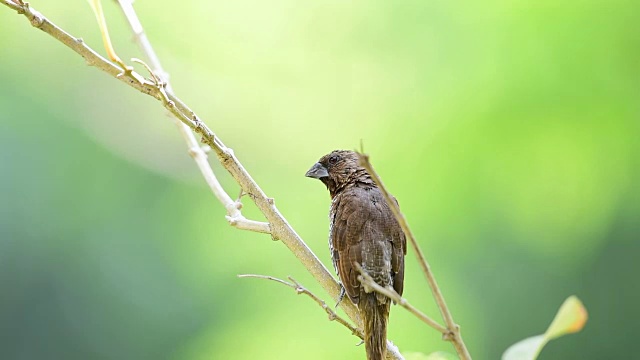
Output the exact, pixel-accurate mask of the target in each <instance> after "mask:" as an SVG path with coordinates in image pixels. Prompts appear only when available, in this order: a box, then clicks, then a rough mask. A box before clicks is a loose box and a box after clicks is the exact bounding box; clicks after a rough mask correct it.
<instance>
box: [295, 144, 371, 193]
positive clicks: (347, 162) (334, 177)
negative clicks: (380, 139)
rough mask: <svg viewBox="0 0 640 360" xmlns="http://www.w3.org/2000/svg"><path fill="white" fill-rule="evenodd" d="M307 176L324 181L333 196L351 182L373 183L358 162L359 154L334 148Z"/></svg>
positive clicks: (314, 165)
mask: <svg viewBox="0 0 640 360" xmlns="http://www.w3.org/2000/svg"><path fill="white" fill-rule="evenodd" d="M305 176H307V177H310V178H314V179H318V180H320V181H322V182H323V183H324V184H325V185H326V186H327V189H329V193H330V194H331V197H332V198H333V197H334V196H335V195H336V194H337V193H338V192H340V190H342V189H344V188H345V187H346V186H347V185H349V184H352V183H356V182H366V183H371V184H373V182H372V181H371V179H370V177H369V174H368V173H367V171H366V170H365V169H364V168H363V167H362V166H360V165H359V164H358V154H356V153H355V152H353V151H349V150H334V151H332V152H331V153H329V154H327V155H325V156H323V157H321V158H320V160H318V162H317V163H315V164H313V166H312V167H311V169H309V171H307V173H306V174H305Z"/></svg>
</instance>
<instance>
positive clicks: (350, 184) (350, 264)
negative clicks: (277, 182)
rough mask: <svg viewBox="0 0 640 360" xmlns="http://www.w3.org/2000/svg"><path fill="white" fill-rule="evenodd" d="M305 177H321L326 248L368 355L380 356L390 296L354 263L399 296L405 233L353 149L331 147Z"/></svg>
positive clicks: (375, 359) (372, 359)
mask: <svg viewBox="0 0 640 360" xmlns="http://www.w3.org/2000/svg"><path fill="white" fill-rule="evenodd" d="M305 176H307V177H310V178H314V179H318V180H320V181H321V182H322V183H323V184H324V185H326V187H327V189H328V190H329V195H330V196H331V207H330V210H329V222H330V228H329V251H330V252H331V259H332V261H333V266H334V268H335V270H336V272H337V273H338V277H339V279H340V282H341V285H342V292H341V294H344V293H346V294H347V295H348V296H349V299H350V300H351V301H352V302H353V303H354V304H355V305H356V306H357V307H358V309H359V312H360V317H361V319H362V321H363V324H364V344H365V350H366V354H367V359H368V360H382V359H383V358H384V356H385V354H386V340H387V323H388V319H389V310H390V305H391V299H389V298H388V297H386V296H385V295H382V294H380V293H376V292H374V291H372V289H370V288H366V289H365V287H364V286H363V285H362V284H361V283H360V281H359V280H358V275H360V273H359V271H358V267H360V268H361V269H362V270H363V271H365V272H366V273H367V274H368V275H370V276H371V277H372V279H373V280H374V281H375V282H376V283H377V284H378V285H380V286H382V287H392V288H393V289H394V290H395V291H396V292H397V293H398V294H400V295H402V290H403V288H404V257H405V255H406V253H407V250H406V249H407V245H406V244H407V242H406V238H405V235H404V232H403V231H402V228H401V227H400V225H399V224H398V221H397V220H396V218H395V217H394V215H393V213H392V212H391V209H390V208H389V206H388V205H387V202H386V201H385V199H384V196H383V195H382V192H381V191H380V189H379V188H378V186H377V185H376V183H375V181H374V180H373V179H372V178H371V175H370V174H369V173H368V172H367V170H366V169H365V168H364V167H362V166H360V165H359V162H358V154H357V153H356V152H354V151H349V150H334V151H332V152H331V153H329V154H327V155H325V156H323V157H321V158H320V160H318V162H316V163H315V164H314V165H313V166H312V167H311V168H310V169H309V171H307V173H306V174H305ZM392 198H393V197H392ZM393 200H394V201H396V204H397V200H395V198H393ZM341 299H342V296H340V300H341ZM340 300H338V303H339V302H340Z"/></svg>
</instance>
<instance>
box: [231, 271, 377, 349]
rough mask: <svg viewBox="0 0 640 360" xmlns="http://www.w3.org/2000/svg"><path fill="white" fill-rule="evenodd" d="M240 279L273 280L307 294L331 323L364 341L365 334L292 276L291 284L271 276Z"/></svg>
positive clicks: (246, 276)
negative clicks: (322, 310)
mask: <svg viewBox="0 0 640 360" xmlns="http://www.w3.org/2000/svg"><path fill="white" fill-rule="evenodd" d="M238 277H239V278H258V279H265V280H271V281H275V282H279V283H281V284H283V285H286V286H288V287H290V288H292V289H294V290H295V291H296V292H297V293H298V295H299V294H305V295H307V296H309V297H310V298H311V299H313V301H315V302H316V303H317V304H318V305H320V307H321V308H322V309H324V311H325V312H326V313H327V315H329V321H334V320H335V321H337V322H339V323H340V324H342V325H343V326H344V327H346V328H347V329H349V330H350V331H351V334H353V335H355V336H357V337H359V338H360V339H364V334H363V333H362V330H360V329H358V328H357V327H355V326H353V325H351V323H349V322H348V321H347V320H345V319H343V318H342V317H340V315H338V314H336V312H335V311H333V309H331V307H330V306H328V305H327V303H325V302H324V300H322V299H320V298H319V297H318V296H316V295H315V294H314V293H312V292H311V291H309V290H308V289H307V288H305V287H304V286H302V285H301V284H300V283H299V282H297V281H296V280H295V279H294V278H292V277H291V276H288V277H287V278H288V279H289V280H291V282H287V281H284V280H282V279H278V278H276V277H273V276H269V275H256V274H242V275H238Z"/></svg>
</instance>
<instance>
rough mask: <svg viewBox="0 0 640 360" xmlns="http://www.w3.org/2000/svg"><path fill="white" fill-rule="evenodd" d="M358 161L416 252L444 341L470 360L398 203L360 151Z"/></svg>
mask: <svg viewBox="0 0 640 360" xmlns="http://www.w3.org/2000/svg"><path fill="white" fill-rule="evenodd" d="M358 159H359V162H360V166H362V167H364V168H365V169H366V170H367V172H368V173H369V175H371V177H372V178H373V180H374V181H375V182H376V184H377V185H378V188H379V189H380V191H382V195H383V196H384V199H385V201H386V202H387V205H388V206H389V208H390V209H391V211H392V212H393V215H394V216H395V218H396V220H398V223H399V224H400V227H401V228H402V231H404V234H405V236H406V237H407V238H409V242H410V243H411V246H412V247H413V249H414V251H415V252H416V257H417V258H418V263H420V266H421V267H422V271H423V272H424V275H425V277H426V278H427V282H428V283H429V287H430V288H431V292H432V293H433V297H434V298H435V300H436V304H437V305H438V309H439V310H440V314H442V318H443V319H444V322H445V323H446V324H447V329H448V331H449V333H450V335H448V336H445V337H444V339H445V340H450V341H451V342H452V343H453V346H454V347H455V348H456V352H457V353H458V356H459V357H460V358H461V359H462V360H471V355H470V354H469V351H468V350H467V346H466V345H465V343H464V341H463V340H462V336H461V335H460V326H458V325H457V324H456V323H455V322H454V321H453V317H452V316H451V312H450V311H449V308H448V307H447V303H446V302H445V301H444V296H442V292H441V291H440V287H438V283H437V282H436V279H435V277H434V276H433V272H432V271H431V267H430V266H429V263H428V262H427V259H426V258H425V257H424V254H423V253H422V250H421V249H420V246H418V242H417V241H416V238H415V237H414V236H413V232H411V229H410V228H409V224H408V223H407V220H406V219H405V217H404V214H402V212H401V211H400V207H398V203H397V202H396V201H395V200H394V199H393V197H391V194H389V192H388V191H387V189H386V188H385V186H384V184H383V183H382V179H380V176H379V175H378V173H376V171H375V170H374V169H373V166H372V165H371V162H370V161H369V155H367V154H364V153H363V152H362V151H361V152H358Z"/></svg>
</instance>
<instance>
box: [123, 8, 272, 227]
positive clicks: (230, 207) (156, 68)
mask: <svg viewBox="0 0 640 360" xmlns="http://www.w3.org/2000/svg"><path fill="white" fill-rule="evenodd" d="M118 3H119V4H120V8H121V9H122V12H123V13H124V15H125V17H126V18H127V21H128V22H129V25H130V26H131V30H132V32H133V34H134V39H135V41H136V43H137V44H138V46H139V47H140V49H141V50H142V52H144V54H145V56H146V57H147V59H148V60H149V64H150V69H151V70H150V71H151V72H152V74H153V75H155V76H157V77H158V78H159V79H160V82H161V83H163V84H164V86H165V91H166V93H167V94H168V95H173V89H172V88H171V84H170V83H169V75H168V74H167V73H166V72H165V71H164V69H163V68H162V65H161V64H160V59H159V58H158V56H157V55H156V53H155V51H154V50H153V47H152V46H151V43H150V42H149V39H148V38H147V35H146V34H145V32H144V28H143V27H142V24H141V23H140V20H139V19H138V15H137V14H136V12H135V10H134V9H133V3H132V1H131V0H118ZM173 119H174V123H175V124H176V126H177V127H178V131H180V134H181V135H182V137H183V138H184V140H185V142H186V143H187V146H188V148H189V155H191V157H192V158H193V160H194V161H195V162H196V165H197V166H198V168H199V169H200V172H201V173H202V176H203V177H204V179H205V181H206V182H207V185H209V188H210V189H211V191H212V192H213V194H214V195H215V196H216V198H217V199H218V201H220V202H221V203H222V206H224V208H225V209H226V210H227V216H226V217H225V218H226V219H227V221H228V222H229V224H230V225H231V226H235V227H236V228H238V229H242V230H249V231H254V232H260V233H265V234H270V233H271V229H270V228H269V224H268V223H265V222H260V221H254V220H248V219H246V218H245V217H244V216H243V215H242V212H241V211H240V209H241V208H242V203H240V201H239V199H238V201H233V200H232V199H231V197H230V196H229V195H228V194H227V193H226V192H225V191H224V188H222V185H221V184H220V182H219V181H218V178H217V177H216V175H215V173H214V172H213V169H211V166H210V164H209V161H208V160H207V152H206V151H205V149H203V148H202V147H201V146H200V145H199V144H198V140H196V137H195V136H194V135H193V132H192V131H191V129H190V128H189V127H188V126H187V125H185V124H183V123H182V122H180V121H179V120H178V118H176V117H173ZM207 149H210V148H209V147H207Z"/></svg>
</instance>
